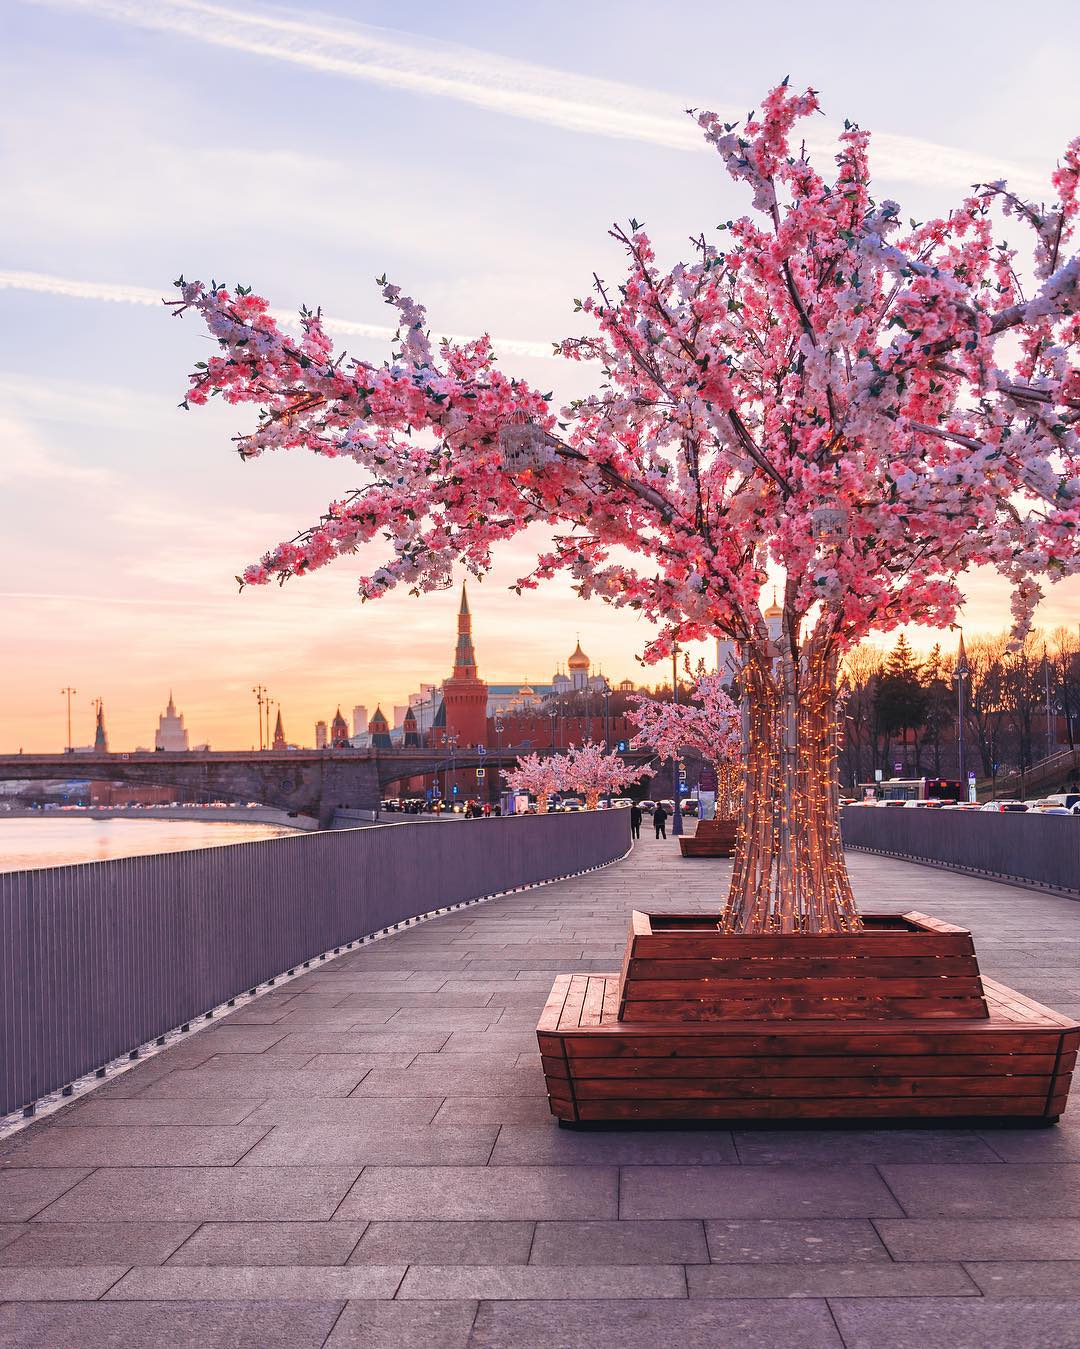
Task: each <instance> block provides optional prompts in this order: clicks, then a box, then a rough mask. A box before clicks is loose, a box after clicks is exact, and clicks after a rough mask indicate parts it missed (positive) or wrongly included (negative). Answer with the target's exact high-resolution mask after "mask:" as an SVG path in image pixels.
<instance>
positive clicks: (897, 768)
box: [893, 763, 904, 773]
mask: <svg viewBox="0 0 1080 1349" xmlns="http://www.w3.org/2000/svg"><path fill="white" fill-rule="evenodd" d="M903 767H904V765H903V764H902V763H894V764H893V772H894V773H900V772H902V771H903Z"/></svg>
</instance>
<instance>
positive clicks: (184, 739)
mask: <svg viewBox="0 0 1080 1349" xmlns="http://www.w3.org/2000/svg"><path fill="white" fill-rule="evenodd" d="M154 748H155V749H166V750H184V749H190V748H191V746H190V745H189V744H188V733H187V731H186V730H185V729H184V718H183V715H182V714H181V713H179V712H177V710H176V705H175V704H174V703H173V696H172V689H170V690H169V705H168V707H166V709H165V711H164V712H163V713H162V714H161V716H160V717H158V728H157V730H156V731H155V732H154Z"/></svg>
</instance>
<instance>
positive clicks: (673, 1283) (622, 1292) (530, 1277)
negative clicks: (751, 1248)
mask: <svg viewBox="0 0 1080 1349" xmlns="http://www.w3.org/2000/svg"><path fill="white" fill-rule="evenodd" d="M463 1297H464V1298H469V1297H474V1298H483V1299H492V1300H496V1301H503V1300H509V1299H514V1300H519V1299H528V1300H533V1299H536V1298H545V1299H547V1300H549V1301H550V1300H551V1299H559V1300H562V1299H564V1298H569V1299H580V1298H628V1297H632V1298H685V1297H686V1280H685V1278H684V1277H683V1271H682V1267H681V1266H679V1265H582V1266H578V1267H576V1268H567V1267H565V1266H560V1267H553V1266H548V1267H544V1266H541V1265H413V1266H411V1267H410V1269H409V1272H408V1273H407V1274H406V1275H405V1281H404V1283H403V1284H402V1285H401V1288H400V1290H399V1291H398V1300H399V1301H407V1300H408V1299H410V1298H420V1299H423V1298H463Z"/></svg>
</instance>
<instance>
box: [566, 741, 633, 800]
mask: <svg viewBox="0 0 1080 1349" xmlns="http://www.w3.org/2000/svg"><path fill="white" fill-rule="evenodd" d="M555 758H556V760H557V761H558V760H562V761H563V762H562V764H561V765H560V768H559V771H560V772H561V774H562V777H563V779H564V781H565V782H566V783H567V784H568V785H569V786H571V787H573V788H574V790H575V791H579V792H582V793H584V796H585V806H586V809H588V810H595V809H596V807H597V805H598V804H599V801H600V798H601V796H611V795H612V794H613V793H615V792H622V791H624V790H625V789H626V788H627V787H628V786H629V784H630V783H631V782H637V781H638V780H639V779H640V778H643V777H645V775H646V774H647V773H648V772H649V771H650V770H649V769H648V768H647V767H646V768H634V767H633V766H632V765H631V764H628V763H627V762H626V761H625V760H624V759H621V758H619V756H618V755H617V754H615V753H608V749H607V744H606V743H605V742H604V741H603V740H601V741H600V742H599V743H596V742H595V741H592V740H586V741H585V742H584V744H581V745H575V746H571V748H570V751H569V753H568V754H565V755H556V756H555Z"/></svg>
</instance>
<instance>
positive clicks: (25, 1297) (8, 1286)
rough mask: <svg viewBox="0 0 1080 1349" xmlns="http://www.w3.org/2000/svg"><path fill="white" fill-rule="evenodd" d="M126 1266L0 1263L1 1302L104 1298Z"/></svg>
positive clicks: (83, 1300)
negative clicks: (35, 1265) (60, 1265)
mask: <svg viewBox="0 0 1080 1349" xmlns="http://www.w3.org/2000/svg"><path fill="white" fill-rule="evenodd" d="M127 1268H128V1267H127V1265H74V1266H72V1267H71V1268H68V1269H64V1268H58V1267H56V1266H46V1265H41V1266H37V1267H33V1268H20V1267H17V1266H8V1267H2V1266H0V1302H69V1301H70V1302H87V1301H93V1300H94V1299H95V1298H99V1297H101V1295H102V1293H104V1292H105V1291H106V1290H107V1289H109V1288H111V1287H112V1285H113V1284H114V1283H115V1282H116V1281H117V1279H119V1278H120V1277H121V1276H122V1275H124V1274H125V1273H126V1272H127Z"/></svg>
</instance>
